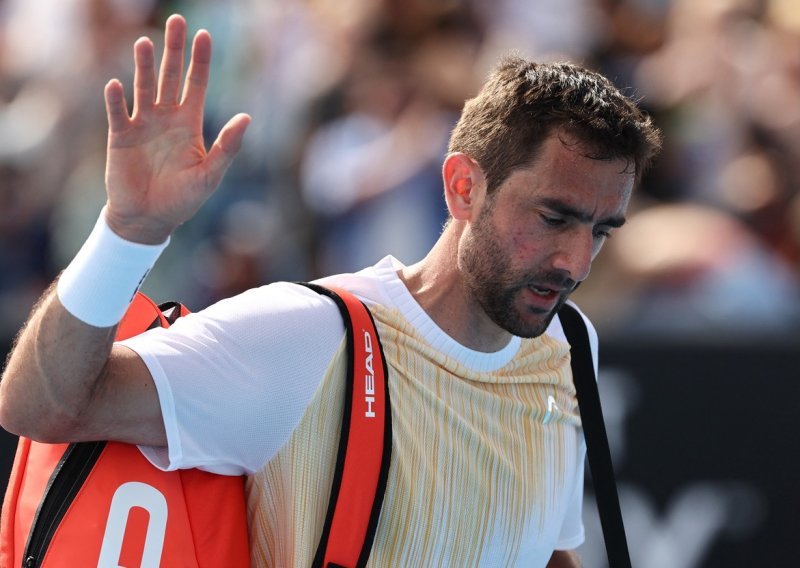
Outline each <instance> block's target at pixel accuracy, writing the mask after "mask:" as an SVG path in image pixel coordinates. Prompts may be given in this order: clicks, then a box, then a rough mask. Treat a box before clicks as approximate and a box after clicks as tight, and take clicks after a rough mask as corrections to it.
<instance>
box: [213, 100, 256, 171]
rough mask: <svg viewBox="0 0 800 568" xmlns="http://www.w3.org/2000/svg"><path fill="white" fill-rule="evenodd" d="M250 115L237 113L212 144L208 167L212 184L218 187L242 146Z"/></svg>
mask: <svg viewBox="0 0 800 568" xmlns="http://www.w3.org/2000/svg"><path fill="white" fill-rule="evenodd" d="M250 121H251V118H250V115H247V114H244V113H242V114H237V115H236V116H234V117H233V118H231V119H230V120H229V121H228V123H227V124H226V125H225V126H224V127H223V128H222V130H220V133H219V136H217V139H216V140H215V141H214V144H213V145H212V146H211V150H210V151H209V152H208V156H207V157H206V167H207V174H208V180H209V182H210V185H211V186H213V187H216V186H217V185H218V184H219V182H220V180H221V179H222V176H223V175H224V174H225V171H226V170H227V169H228V166H230V165H231V162H233V159H234V158H235V157H236V154H238V153H239V150H240V149H241V147H242V138H243V137H244V133H245V131H246V130H247V127H248V126H249V125H250Z"/></svg>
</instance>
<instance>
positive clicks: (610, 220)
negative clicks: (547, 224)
mask: <svg viewBox="0 0 800 568" xmlns="http://www.w3.org/2000/svg"><path fill="white" fill-rule="evenodd" d="M541 203H542V205H544V206H545V207H547V208H548V209H551V210H552V211H553V212H554V213H558V214H559V215H562V216H564V217H572V218H573V219H577V220H578V221H580V222H581V223H593V222H594V221H593V219H592V216H591V214H589V213H587V212H585V211H581V210H580V209H577V208H576V207H573V206H571V205H567V204H566V203H564V202H563V201H560V200H558V199H552V198H549V197H546V198H543V199H542V200H541ZM625 221H626V219H625V217H623V216H621V215H619V216H613V217H606V218H605V219H600V220H599V221H597V223H595V224H596V225H603V226H605V227H613V228H619V227H621V226H622V225H624V224H625Z"/></svg>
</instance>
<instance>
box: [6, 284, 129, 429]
mask: <svg viewBox="0 0 800 568" xmlns="http://www.w3.org/2000/svg"><path fill="white" fill-rule="evenodd" d="M114 329H115V328H113V327H112V328H98V327H94V326H91V325H88V324H86V323H84V322H82V321H80V320H79V319H77V318H76V317H75V316H73V315H72V314H70V313H69V312H68V311H67V310H66V309H65V308H64V306H63V305H62V304H61V302H60V301H59V299H58V296H57V294H56V291H55V286H51V287H50V289H49V290H48V291H47V292H45V294H44V295H43V296H42V299H41V300H40V301H39V303H38V305H37V306H36V308H35V309H34V311H33V313H32V315H31V317H30V319H29V320H28V322H27V324H26V325H25V327H24V328H23V330H22V332H21V333H20V335H19V337H18V338H17V341H16V345H15V346H14V349H13V351H12V353H11V355H10V357H9V359H8V362H7V366H6V369H5V370H4V372H3V378H2V382H1V383H0V423H2V425H3V427H4V428H6V429H7V430H9V431H11V432H14V433H17V434H22V435H25V436H28V437H31V438H34V439H40V440H44V441H56V440H55V439H54V438H53V437H54V436H56V437H58V438H59V440H58V441H64V440H63V437H64V436H65V435H67V434H68V432H69V430H70V428H71V426H72V425H73V424H74V423H75V422H76V421H77V420H78V419H79V417H80V416H81V414H82V412H83V411H84V410H85V408H86V407H87V405H88V404H89V402H90V401H91V398H92V395H93V393H94V392H95V391H96V390H97V387H98V377H100V376H101V374H102V370H103V367H104V365H105V363H106V361H107V360H108V356H109V353H110V350H111V345H112V341H113V338H114Z"/></svg>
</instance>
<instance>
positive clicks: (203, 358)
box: [122, 283, 344, 475]
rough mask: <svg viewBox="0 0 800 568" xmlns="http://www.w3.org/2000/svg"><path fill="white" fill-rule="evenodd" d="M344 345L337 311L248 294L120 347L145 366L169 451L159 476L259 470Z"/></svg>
mask: <svg viewBox="0 0 800 568" xmlns="http://www.w3.org/2000/svg"><path fill="white" fill-rule="evenodd" d="M343 341H344V325H343V323H342V319H341V316H340V314H339V311H338V308H337V307H336V306H335V304H334V303H333V302H332V301H331V300H330V299H329V298H326V297H323V296H321V295H319V294H317V293H316V292H314V291H312V290H309V289H308V288H306V287H304V286H298V285H294V284H288V283H277V284H271V285H268V286H263V287H260V288H256V289H252V290H249V291H247V292H245V293H243V294H240V295H238V296H235V297H232V298H229V299H226V300H222V301H221V302H219V303H217V304H214V305H213V306H211V307H209V308H207V309H205V310H203V311H201V312H197V313H194V314H190V315H188V316H185V317H183V318H180V319H179V320H178V321H177V322H175V324H174V325H173V326H172V327H170V328H169V329H154V330H151V331H149V332H147V333H144V334H141V335H138V336H135V337H133V338H131V339H128V340H126V341H124V342H122V344H123V345H125V346H127V347H129V348H130V349H133V350H134V351H135V352H136V353H138V354H139V356H140V357H141V358H142V360H143V361H144V362H145V364H146V365H147V367H148V369H149V370H150V373H151V375H152V376H153V380H154V382H155V385H156V389H157V391H158V397H159V402H160V405H161V411H162V416H163V420H164V427H165V429H166V433H167V447H165V448H160V447H144V446H141V447H140V449H141V451H142V453H143V454H144V455H145V457H147V458H148V459H149V460H150V461H151V462H152V463H153V464H154V465H155V466H156V467H159V468H161V469H164V470H173V469H180V468H191V467H197V468H200V469H204V470H206V471H211V472H214V473H220V474H226V475H240V474H247V473H252V472H254V471H256V470H258V469H260V468H261V467H262V466H263V465H264V464H265V463H266V462H267V461H269V459H270V458H272V457H273V456H274V455H275V453H276V452H277V451H278V450H279V449H280V448H281V447H282V446H283V444H285V443H286V441H287V440H288V439H289V436H291V434H292V432H293V431H294V429H295V428H296V427H297V424H298V423H299V422H300V419H301V418H302V416H303V413H304V412H305V410H306V408H307V407H308V405H309V403H310V401H311V399H312V397H313V396H314V393H315V392H316V390H317V388H318V386H319V385H320V383H321V381H322V378H323V377H324V375H325V373H326V371H327V369H328V366H329V365H330V362H331V360H332V358H333V355H334V354H335V352H336V350H337V349H338V348H339V347H340V346H341V344H342V342H343Z"/></svg>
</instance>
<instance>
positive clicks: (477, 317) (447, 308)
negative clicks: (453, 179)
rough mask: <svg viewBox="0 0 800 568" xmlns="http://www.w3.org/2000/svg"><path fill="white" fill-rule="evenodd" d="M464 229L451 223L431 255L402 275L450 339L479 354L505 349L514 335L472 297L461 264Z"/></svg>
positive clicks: (418, 299)
mask: <svg viewBox="0 0 800 568" xmlns="http://www.w3.org/2000/svg"><path fill="white" fill-rule="evenodd" d="M460 234H461V229H460V227H459V224H458V222H452V221H451V222H450V223H449V224H448V225H447V227H446V228H445V230H444V232H443V233H442V235H441V237H440V238H439V240H438V241H437V242H436V244H435V245H434V247H433V248H432V249H431V250H430V252H429V253H428V255H427V256H426V257H425V258H424V259H422V260H421V261H420V262H418V263H416V264H413V265H411V266H408V267H406V268H404V269H403V270H401V271H400V274H399V276H400V279H401V280H402V281H403V282H404V283H405V285H406V287H407V288H408V290H409V292H411V295H412V296H413V297H414V299H415V300H416V301H417V303H418V304H419V305H420V306H421V307H422V309H423V310H425V313H427V314H428V316H430V318H431V319H432V320H433V321H434V322H436V325H438V326H439V327H440V328H441V329H442V330H444V332H445V333H447V334H448V335H449V336H450V337H452V338H453V339H455V340H456V341H458V342H459V343H461V344H462V345H464V346H465V347H468V348H470V349H474V350H476V351H483V352H486V353H492V352H495V351H499V350H500V349H502V348H503V347H505V346H506V345H507V344H508V342H509V341H510V340H511V334H510V333H508V332H507V331H505V330H503V329H502V328H500V327H499V326H497V325H496V324H495V323H494V322H493V321H492V320H490V319H489V317H488V316H487V315H486V313H485V312H484V311H483V308H482V307H481V306H480V305H479V304H478V303H477V302H476V301H475V300H474V298H473V297H472V294H470V293H469V291H468V290H467V288H466V286H465V284H464V278H463V275H462V273H461V270H460V267H459V261H458V257H459V256H458V255H459V246H458V245H459V241H460Z"/></svg>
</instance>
